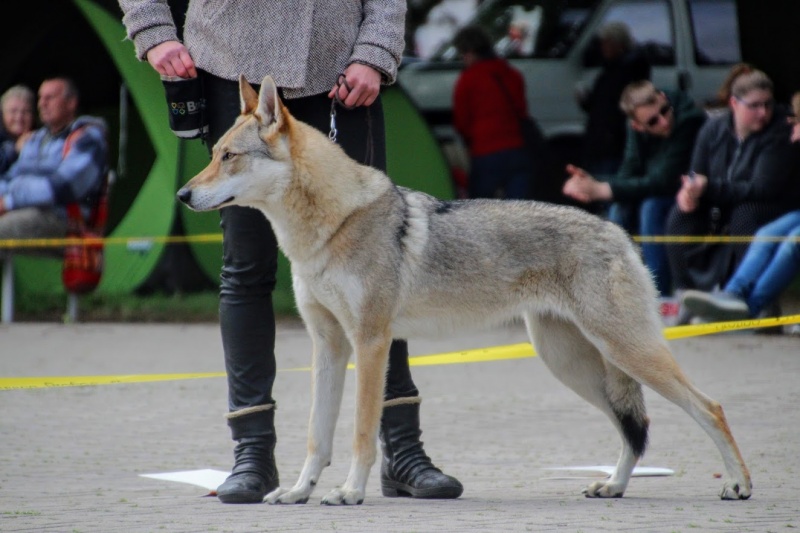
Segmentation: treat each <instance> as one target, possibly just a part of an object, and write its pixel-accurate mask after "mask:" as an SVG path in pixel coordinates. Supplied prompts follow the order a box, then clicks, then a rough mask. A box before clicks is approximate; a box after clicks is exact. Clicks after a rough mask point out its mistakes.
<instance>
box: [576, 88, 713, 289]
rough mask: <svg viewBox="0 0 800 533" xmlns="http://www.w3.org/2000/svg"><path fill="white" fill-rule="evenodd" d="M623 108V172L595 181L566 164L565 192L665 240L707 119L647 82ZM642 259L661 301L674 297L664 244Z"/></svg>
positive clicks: (625, 97) (628, 93)
mask: <svg viewBox="0 0 800 533" xmlns="http://www.w3.org/2000/svg"><path fill="white" fill-rule="evenodd" d="M619 105H620V108H621V109H622V110H623V112H624V113H625V114H626V115H627V116H628V119H629V120H628V135H627V143H626V147H625V156H624V158H623V161H622V166H621V167H620V169H619V171H618V172H617V173H616V174H614V175H608V176H597V177H596V178H595V177H594V176H592V175H590V174H589V173H588V172H586V171H585V170H583V169H581V168H578V167H576V166H574V165H568V166H567V172H568V173H569V175H570V177H569V179H567V181H566V183H565V184H564V188H563V192H564V194H565V195H567V196H569V197H571V198H574V199H575V200H578V201H579V202H583V203H589V202H597V201H603V202H613V203H612V204H611V209H610V210H609V215H608V218H609V220H611V221H613V222H616V223H617V224H619V225H620V226H622V227H623V228H625V229H626V230H627V231H628V232H630V233H631V234H634V235H636V234H641V235H643V236H648V237H650V236H655V235H663V234H664V228H665V224H666V219H667V214H668V213H669V211H670V209H671V208H672V206H673V205H674V203H675V192H676V191H677V190H678V189H679V188H680V177H681V174H682V173H683V172H685V171H686V169H687V168H689V161H690V159H691V155H692V148H693V146H694V141H695V137H696V136H697V132H698V131H699V129H700V127H701V126H702V125H703V122H704V120H705V114H704V113H703V112H702V111H701V110H700V109H698V108H697V107H696V106H695V105H694V103H693V102H692V99H691V98H690V97H689V96H688V95H687V94H686V93H683V92H663V91H659V90H658V89H656V88H655V86H653V84H652V83H651V82H649V81H646V80H645V81H639V82H634V83H631V84H630V85H628V86H627V87H626V88H625V90H624V91H623V93H622V98H621V100H620V103H619ZM642 258H643V260H644V263H645V265H647V267H648V268H649V269H650V271H651V272H652V273H653V275H654V276H655V281H656V286H657V288H658V290H659V293H660V294H661V296H669V295H670V294H672V283H671V280H670V270H669V263H668V261H667V256H666V252H665V250H664V245H663V244H660V243H647V242H645V243H643V244H642Z"/></svg>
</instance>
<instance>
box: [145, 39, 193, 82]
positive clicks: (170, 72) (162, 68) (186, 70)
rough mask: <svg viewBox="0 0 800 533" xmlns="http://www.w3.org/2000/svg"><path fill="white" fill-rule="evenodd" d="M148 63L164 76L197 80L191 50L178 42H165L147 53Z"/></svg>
mask: <svg viewBox="0 0 800 533" xmlns="http://www.w3.org/2000/svg"><path fill="white" fill-rule="evenodd" d="M146 58H147V62H148V63H150V65H152V66H153V68H154V69H156V72H158V73H159V74H161V75H162V76H178V77H179V78H196V77H197V70H196V69H195V67H194V60H193V59H192V56H190V55H189V50H187V49H186V47H185V46H183V44H182V43H179V42H178V41H165V42H163V43H161V44H158V45H156V46H154V47H153V48H151V49H150V50H148V51H147V56H146Z"/></svg>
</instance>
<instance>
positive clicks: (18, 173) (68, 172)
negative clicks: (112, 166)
mask: <svg viewBox="0 0 800 533" xmlns="http://www.w3.org/2000/svg"><path fill="white" fill-rule="evenodd" d="M77 109H78V91H77V88H76V86H75V84H74V82H72V81H71V80H70V79H68V78H60V77H59V78H52V79H48V80H45V81H44V82H42V85H41V87H40V88H39V117H40V119H41V121H42V124H43V126H42V127H41V128H40V129H38V130H36V131H35V132H34V133H33V135H32V136H31V138H30V141H29V142H27V143H25V145H24V146H23V147H22V151H21V152H20V154H19V157H18V158H17V160H16V162H14V164H13V165H11V167H10V168H9V169H8V171H7V172H6V173H5V174H3V175H2V176H0V239H31V238H62V237H64V236H65V235H66V233H67V213H66V206H67V205H68V204H71V203H79V204H80V205H81V208H82V211H83V214H84V216H88V214H89V211H90V209H91V207H92V204H93V202H94V201H95V199H96V196H97V194H99V192H100V191H101V187H102V185H103V179H104V177H105V170H106V164H107V163H106V159H107V144H106V128H105V125H104V123H103V122H102V121H101V120H100V119H97V118H94V117H88V116H82V117H77ZM31 251H33V250H26V252H31ZM5 252H6V249H0V258H2V257H3V254H4V253H5Z"/></svg>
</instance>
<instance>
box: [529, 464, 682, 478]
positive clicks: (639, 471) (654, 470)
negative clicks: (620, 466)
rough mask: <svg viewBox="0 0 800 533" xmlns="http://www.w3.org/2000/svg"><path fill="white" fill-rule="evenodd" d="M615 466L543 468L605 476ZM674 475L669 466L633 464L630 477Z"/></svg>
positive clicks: (609, 473) (608, 474)
mask: <svg viewBox="0 0 800 533" xmlns="http://www.w3.org/2000/svg"><path fill="white" fill-rule="evenodd" d="M615 468H616V467H615V466H555V467H551V468H545V470H559V471H562V472H585V473H587V474H588V475H589V476H588V477H606V476H610V475H611V474H613V473H614V469H615ZM672 475H675V472H674V471H673V470H670V469H669V468H660V467H656V466H635V467H634V468H633V473H632V474H631V476H632V477H649V476H672ZM570 477H573V476H565V477H561V478H548V479H565V478H570Z"/></svg>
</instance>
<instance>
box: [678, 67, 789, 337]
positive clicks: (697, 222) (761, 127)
mask: <svg viewBox="0 0 800 533" xmlns="http://www.w3.org/2000/svg"><path fill="white" fill-rule="evenodd" d="M728 105H729V106H730V111H729V112H728V113H725V114H724V115H721V116H719V117H715V118H712V119H711V120H709V121H708V122H707V123H706V124H705V125H704V126H703V128H702V129H701V130H700V133H699V135H698V137H697V144H696V146H695V150H694V153H693V155H692V170H693V171H694V174H689V175H684V176H682V177H681V179H682V182H683V183H682V186H681V189H680V191H678V195H677V198H676V206H675V208H674V209H673V210H672V211H671V213H670V216H669V220H668V222H667V233H668V234H670V235H689V236H699V235H753V234H755V232H756V230H757V229H758V228H760V227H761V226H763V225H764V224H766V223H767V222H769V221H771V220H774V219H775V218H777V217H779V216H780V215H782V214H783V213H785V212H787V211H788V210H789V209H791V208H792V207H793V206H792V201H793V194H792V191H794V189H795V187H796V183H795V181H796V180H793V178H792V173H793V172H794V167H795V164H796V163H795V162H796V159H797V150H796V147H793V146H792V145H791V143H790V142H789V136H790V135H789V124H788V123H787V113H786V111H785V110H784V109H782V108H777V109H776V108H775V101H774V99H773V86H772V81H770V79H769V78H768V77H767V75H766V74H764V73H763V72H761V71H758V70H756V71H753V72H750V73H746V74H742V75H740V76H738V77H737V78H736V79H735V80H734V82H733V84H732V86H731V97H730V99H729V102H728ZM746 249H747V246H746V245H736V244H734V245H727V244H711V243H686V244H672V245H669V246H667V251H668V255H669V260H670V267H671V271H672V277H673V281H674V283H675V288H676V289H677V291H678V292H680V291H681V290H684V289H699V290H702V291H709V290H712V289H714V288H715V287H718V286H721V285H723V284H724V283H725V281H726V280H727V279H728V277H729V275H730V273H731V272H732V270H733V269H734V268H735V267H736V266H738V264H739V263H740V262H741V260H742V258H743V256H744V253H745V251H746ZM682 315H683V316H682V317H681V318H682V320H681V322H687V321H688V320H690V318H691V316H690V315H688V314H687V313H685V312H682Z"/></svg>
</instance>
